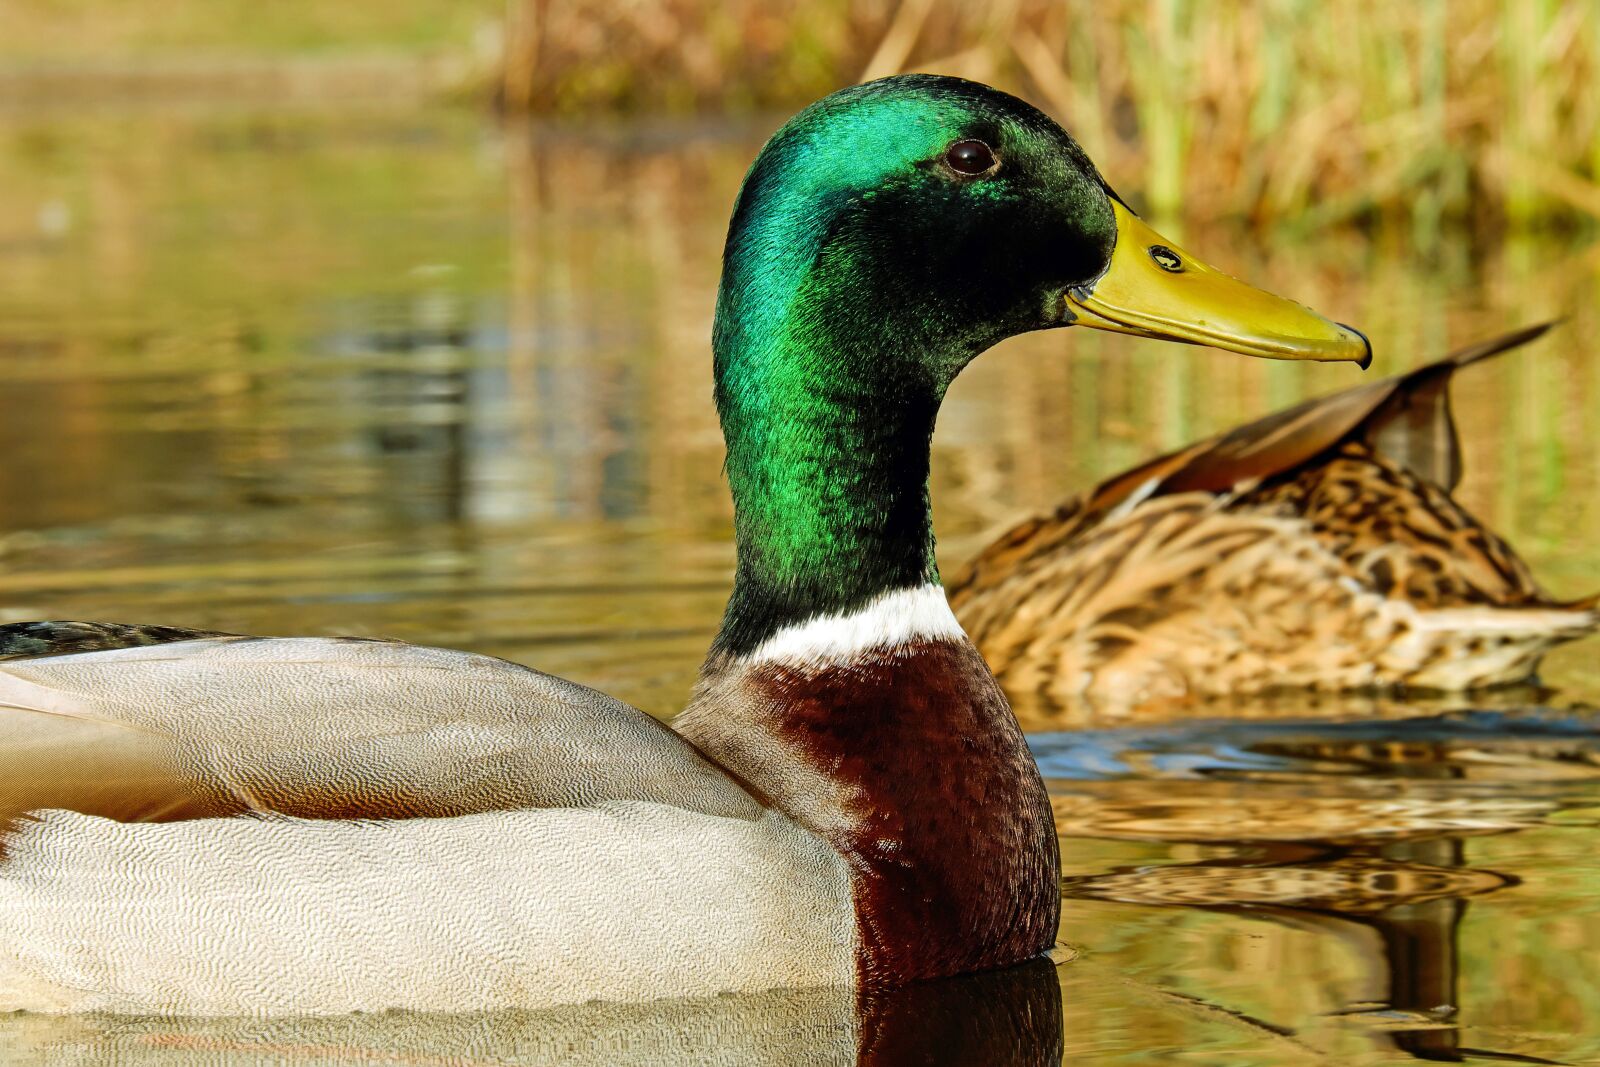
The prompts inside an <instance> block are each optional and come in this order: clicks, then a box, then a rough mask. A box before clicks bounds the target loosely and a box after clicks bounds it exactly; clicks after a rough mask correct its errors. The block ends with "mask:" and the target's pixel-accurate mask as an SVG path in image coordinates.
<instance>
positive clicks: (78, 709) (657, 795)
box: [0, 637, 853, 1014]
mask: <svg viewBox="0 0 1600 1067" xmlns="http://www.w3.org/2000/svg"><path fill="white" fill-rule="evenodd" d="M574 916H579V917H581V918H579V919H578V920H577V921H575V920H574ZM852 937H853V930H852V916H851V913H850V907H849V891H848V887H847V885H846V874H845V872H844V870H843V861H842V860H840V859H839V857H838V856H837V855H836V854H835V853H834V852H833V851H832V850H831V849H829V848H828V847H827V845H826V843H824V842H822V841H821V840H820V839H819V838H817V837H816V836H815V835H813V834H810V833H808V832H807V831H804V830H802V829H801V828H800V827H798V826H797V825H796V824H794V823H793V822H792V821H790V820H788V819H787V818H785V817H784V816H782V815H781V814H778V813H776V812H772V811H769V810H767V809H765V808H764V807H763V806H762V805H761V804H760V803H758V802H757V801H756V800H755V799H753V798H752V797H751V796H750V794H749V793H747V792H746V791H745V790H744V788H743V787H742V786H740V785H739V784H738V783H736V782H735V781H733V780H732V779H731V778H730V777H729V776H728V775H727V774H725V773H724V772H723V771H722V770H721V769H720V768H718V767H716V766H715V765H714V764H712V763H710V762H709V761H707V760H706V759H704V758H703V757H702V756H701V755H700V754H699V753H698V752H697V751H696V750H695V749H694V748H693V746H691V745H690V744H688V743H687V742H686V741H684V740H683V739H682V738H680V737H678V736H677V735H676V734H674V733H673V732H672V731H671V730H669V729H667V728H666V727H665V726H663V725H661V724H659V723H657V722H655V721H654V720H652V719H650V718H649V717H648V716H645V715H644V714H642V713H641V712H638V711H637V710H635V709H633V708H630V707H628V706H627V705H625V704H622V703H620V702H619V701H616V700H613V699H611V698H609V697H606V696H604V695H602V694H600V693H597V692H595V691H593V690H590V689H587V688H585V687H583V686H579V685H576V684H574V683H571V682H567V681H565V680H562V679H559V678H554V677H552V676H549V675H545V674H541V673H539V672H537V671H531V670H528V669H526V668H522V667H518V666H516V665H513V664H510V663H506V662H503V661H500V660H495V659H491V658H488V657H484V656H475V655H470V654H467V653H461V652H451V651H446V650H441V649H432V648H422V647H418V646H413V645H406V644H401V643H396V642H383V641H360V640H339V639H316V638H295V639H274V638H267V639H263V638H242V637H211V638H201V639H195V640H180V641H176V642H169V643H161V644H154V645H146V646H133V647H126V648H116V649H107V650H102V651H95V652H84V653H75V654H66V655H53V656H43V657H38V658H25V659H16V660H11V661H9V662H6V663H3V664H0V1010H7V1009H15V1008H30V1009H40V1010H89V1009H102V1010H114V1011H163V1012H181V1013H190V1014H229V1013H258V1012H285V1011H295V1012H338V1011H351V1010H362V1009H382V1008H392V1007H413V1008H422V1009H433V1010H469V1009H481V1008H489V1007H496V1006H509V1005H518V1006H537V1005H541V1004H552V1003H570V1002H573V1001H574V1000H577V1001H581V1000H585V999H629V998H636V997H646V996H663V995H692V994H697V993H714V992H718V991H721V990H724V989H750V988H771V987H774V986H783V985H788V986H793V985H807V984H819V983H827V982H834V981H841V980H846V981H847V980H849V979H850V978H851V977H852V976H853V963H852V956H851V940H852Z"/></svg>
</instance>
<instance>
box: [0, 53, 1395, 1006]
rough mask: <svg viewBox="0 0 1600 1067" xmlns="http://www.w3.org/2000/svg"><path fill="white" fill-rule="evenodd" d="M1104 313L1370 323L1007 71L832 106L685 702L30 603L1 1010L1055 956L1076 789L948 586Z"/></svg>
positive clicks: (603, 983) (726, 342) (742, 274)
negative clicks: (965, 417) (985, 489)
mask: <svg viewBox="0 0 1600 1067" xmlns="http://www.w3.org/2000/svg"><path fill="white" fill-rule="evenodd" d="M1074 323H1082V324H1086V325H1090V326H1094V327H1097V328H1103V329H1116V330H1124V331H1129V332H1133V333H1139V334H1143V335H1146V336H1152V337H1167V338H1175V339H1181V340H1187V341H1203V342H1206V343H1209V344H1213V345H1217V346H1221V347H1226V348H1231V349H1234V350H1237V351H1241V352H1245V353H1251V354H1256V355H1264V356H1274V357H1279V358H1314V359H1352V360H1358V361H1362V362H1364V361H1365V360H1366V359H1367V358H1368V356H1369V354H1370V353H1369V349H1368V347H1367V345H1366V343H1365V341H1364V339H1363V338H1361V337H1360V336H1359V335H1358V334H1356V333H1355V332H1354V331H1351V330H1349V329H1347V328H1345V327H1341V326H1338V325H1335V324H1334V323H1331V322H1328V321H1327V320H1325V319H1322V318H1320V317H1318V316H1316V315H1314V314H1312V313H1311V312H1309V311H1307V310H1305V309H1304V308H1301V307H1299V306H1298V305H1295V304H1291V303H1289V302H1288V301H1284V300H1279V299H1278V298H1276V297H1271V296H1268V295H1267V294H1265V293H1260V292H1258V291H1256V290H1253V289H1251V288H1250V287H1248V286H1246V285H1244V284H1242V283H1240V282H1236V281H1234V280H1232V279H1230V278H1227V277H1226V276H1224V275H1221V274H1219V273H1218V272H1216V271H1214V270H1211V269H1210V268H1208V267H1206V266H1204V265H1203V264H1201V263H1199V262H1198V261H1195V260H1192V259H1190V258H1189V257H1188V255H1187V253H1184V252H1182V251H1181V250H1179V249H1177V248H1175V247H1172V246H1171V245H1170V243H1169V242H1165V241H1163V240H1162V239H1161V238H1160V237H1159V235H1157V234H1155V233H1154V232H1153V231H1151V230H1150V229H1148V228H1147V227H1146V226H1145V225H1144V224H1143V223H1141V222H1140V221H1139V220H1138V219H1137V218H1135V217H1134V215H1133V214H1132V213H1131V212H1130V211H1129V210H1128V209H1127V208H1126V207H1124V206H1123V205H1122V203H1121V202H1120V201H1118V200H1117V198H1116V196H1115V195H1114V194H1113V193H1112V192H1111V190H1110V189H1109V187H1108V186H1107V185H1106V184H1105V182H1104V181H1103V180H1102V179H1101V177H1100V175H1099V174H1098V173H1097V172H1096V171H1095V169H1094V166H1093V164H1091V163H1090V162H1089V160H1088V159H1087V158H1086V157H1085V156H1084V154H1083V152H1082V151H1081V150H1080V149H1079V148H1078V146H1077V145H1076V144H1075V143H1074V142H1073V141H1072V139H1071V138H1070V137H1068V136H1067V134H1066V133H1065V132H1063V131H1062V130H1061V128H1060V127H1058V126H1057V125H1056V124H1055V123H1054V122H1052V121H1050V120H1049V119H1048V118H1046V117H1045V116H1044V115H1042V114H1041V113H1039V112H1038V111H1036V110H1034V109H1033V108H1032V107H1029V106H1028V105H1027V104H1024V103H1022V102H1021V101H1019V100H1016V99H1013V98H1012V97H1009V96H1006V95H1004V94H1003V93H999V92H996V91H994V90H992V89H989V88H986V87H984V86H981V85H975V84H972V83H969V82H963V81H959V80H953V79H949V78H934V77H898V78H890V79H886V80H883V81H879V82H874V83H871V84H868V85H863V86H858V87H855V88H851V89H846V90H844V91H842V92H839V93H836V94H834V95H833V96H830V97H828V98H827V99H825V100H823V101H821V102H819V103H817V104H815V105H813V106H812V107H810V108H808V109H806V110H805V111H804V112H802V113H801V114H800V115H798V116H797V117H796V118H794V119H793V120H791V121H790V122H789V123H788V124H787V125H785V126H784V127H783V128H782V129H781V130H780V131H779V132H778V133H777V134H776V135H775V136H774V137H773V139H772V140H771V141H770V142H769V143H768V144H767V146H766V147H765V148H764V149H763V150H762V152H761V154H760V157H759V158H758V159H757V160H756V162H755V164H754V166H753V168H752V169H751V171H750V174H749V176H748V177H747V178H746V180H745V184H744V187H743V190H742V191H741V193H740V195H739V200H738V204H737V206H736V207H735V209H734V214H733V221H732V224H731V227H730V230H729V234H728V243H727V250H726V256H725V261H724V270H723V278H722V286H721V294H720V297H719V300H718V304H717V316H716V328H715V333H714V338H713V347H714V350H715V356H716V359H715V371H716V383H717V384H716V400H717V404H718V407H719V409H720V412H721V416H722V426H723V432H724V435H725V437H726V440H727V445H728V461H727V469H728V477H729V481H730V483H731V487H732V490H733V495H734V503H735V513H736V527H737V533H738V569H737V578H736V582H735V585H734V589H733V593H732V597H731V599H730V601H729V603H728V608H727V613H726V616H725V618H724V620H723V623H722V628H721V631H720V632H719V633H718V634H717V637H716V640H715V642H714V644H713V645H712V648H711V651H710V655H709V657H708V659H707V662H706V666H705V670H704V673H703V675H702V677H701V680H700V682H699V685H698V688H697V689H696V692H695V695H694V699H693V703H692V704H691V706H690V707H689V709H688V710H687V711H686V712H685V713H684V714H683V716H682V717H681V718H680V719H679V720H678V723H677V726H678V729H677V731H676V732H675V731H674V730H672V729H669V728H668V727H666V726H664V725H662V724H661V723H658V722H656V721H655V720H653V719H651V718H649V717H648V716H646V715H644V714H642V713H641V712H638V711H636V710H634V709H633V708H630V707H628V706H626V705H623V704H621V703H619V702H617V701H615V700H612V699H611V698H609V697H606V696H603V695H602V694H600V693H597V692H594V691H592V690H589V689H586V688H584V687H582V686H579V685H576V684H573V683H571V682H567V681H563V680H562V679H559V678H553V677H550V676H549V675H545V674H540V673H538V672H535V671H532V670H528V669H525V668H523V667H519V666H515V665H513V664H510V663H506V662H502V661H500V660H495V659H489V658H486V657H483V656H475V655H469V654H466V653H462V652H454V651H446V650H442V649H435V648H421V647H417V646H413V645H406V644H400V643H396V642H387V641H362V640H328V639H313V638H250V637H233V636H215V635H201V634H194V633H184V632H177V633H174V632H172V631H170V630H167V631H154V630H139V629H135V630H132V631H127V630H119V629H117V628H107V627H103V626H97V625H93V624H70V623H66V624H63V623H50V624H33V625H32V626H22V627H12V628H9V629H8V630H7V631H6V636H7V638H8V639H11V640H14V641H15V642H16V643H17V646H18V647H19V648H20V650H21V651H23V652H25V653H26V655H25V656H24V658H20V659H14V660H12V661H10V662H8V663H6V664H4V666H3V670H0V723H3V727H0V738H3V744H4V750H3V753H0V761H3V769H0V783H3V784H0V817H6V818H9V820H10V821H9V824H8V825H7V826H6V827H5V829H4V836H3V838H0V851H3V857H4V858H3V859H0V1010H5V1009H14V1008H28V1009H41V1010H53V1011H67V1010H73V1011H77V1010H103V1011H117V1012H174V1013H186V1014H226V1013H266V1012H277V1013H291V1012H295V1013H306V1012H312V1013H333V1012H347V1011H353V1010H375V1009H382V1008H415V1009H431V1010H454V1011H459V1010H476V1009H489V1008H494V1007H499V1006H507V1005H521V1006H535V1005H550V1004H560V1003H573V1002H582V1001H585V1000H591V999H609V1000H636V999H652V998H662V997H684V996H694V995H706V994H712V993H716V992H719V991H732V990H749V989H762V988H775V987H782V986H791V987H793V986H804V985H822V984H827V985H845V986H849V987H853V988H855V989H857V990H864V989H872V988H878V987H884V988H889V987H896V986H899V985H902V984H904V983H907V982H910V981H913V980H916V979H922V978H931V977H935V976H941V975H949V974H955V973H960V972H966V971H973V970H982V969H986V968H993V967H997V966H1000V965H1004V964H1009V963H1012V962H1015V961H1019V960H1023V959H1027V958H1030V957H1033V956H1036V955H1038V954H1039V953H1040V952H1042V951H1044V950H1045V949H1046V948H1048V947H1049V946H1050V945H1051V943H1052V941H1053V939H1054V937H1055V932H1056V916H1057V910H1058V907H1059V897H1060V893H1059V884H1058V881H1057V872H1058V865H1059V864H1058V855H1057V847H1056V835H1055V829H1054V826H1053V824H1052V821H1051V813H1050V805H1049V803H1048V801H1047V799H1046V795H1045V790H1044V786H1043V782H1042V780H1041V778H1040V776H1039V772H1038V769H1037V767H1036V766H1035V764H1034V762H1033V759H1032V757H1031V756H1030V755H1029V753H1028V748H1027V745H1026V744H1025V743H1024V741H1023V737H1022V734H1021V731H1020V730H1019V729H1018V727H1017V724H1016V721H1015V719H1014V718H1013V717H1012V715H1011V712H1010V709H1009V707H1008V706H1007V704H1006V701H1005V698H1004V697H1003V696H1002V695H1001V693H1000V690H999V688H998V687H997V686H996V685H995V682H994V679H993V677H992V676H991V675H990V673H989V671H988V670H987V668H985V666H984V664H983V660H982V659H981V658H980V657H979V655H978V652H977V650H976V649H975V648H973V646H972V645H971V643H970V642H968V640H967V639H966V637H965V635H964V634H963V633H962V631H961V628H960V626H959V625H957V623H956V620H955V617H954V616H953V615H952V614H951V612H950V609H949V607H948V605H947V604H946V601H945V596H944V592H943V590H942V589H941V588H940V586H939V584H938V577H937V573H936V571H935V568H934V556H933V534H932V528H931V521H930V516H929V509H928V494H927V476H928V457H929V438H930V435H931V433H932V431H933V424H934V416H935V414H936V412H937V411H938V408H939V402H940V400H941V399H942V397H943V396H944V393H945V389H946V388H947V387H948V386H949V384H950V382H951V380H952V379H953V378H954V377H955V375H956V373H957V372H958V371H959V370H960V369H961V368H962V367H963V366H964V365H965V364H966V363H967V362H968V361H969V360H970V359H972V358H973V357H974V356H976V355H977V354H978V353H979V352H981V351H983V350H984V349H986V348H988V347H989V346H990V345H992V344H994V343H995V342H996V341H999V340H1000V339H1002V338H1004V337H1007V336H1009V335H1012V334H1015V333H1019V332H1022V331H1025V330H1035V329H1043V328H1047V327H1053V326H1067V325H1072V324H1074ZM58 635H59V640H58V639H57V637H58ZM148 642H156V643H148ZM91 649H93V650H91ZM52 653H56V654H54V655H52ZM23 813H28V814H27V815H26V817H20V816H22V815H23ZM239 816H254V817H243V818H241V817H239Z"/></svg>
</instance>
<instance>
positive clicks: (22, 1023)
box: [0, 958, 1063, 1067]
mask: <svg viewBox="0 0 1600 1067" xmlns="http://www.w3.org/2000/svg"><path fill="white" fill-rule="evenodd" d="M0 1048H11V1049H17V1050H19V1051H20V1050H22V1049H26V1050H27V1056H28V1061H29V1062H32V1063H37V1064H41V1065H44V1067H54V1065H58V1064H59V1065H62V1067H65V1065H67V1064H71V1065H72V1067H94V1065H96V1064H106V1065H111V1064H116V1065H117V1067H177V1065H179V1064H183V1065H190V1064H194V1063H197V1062H201V1061H204V1062H208V1063H209V1062H217V1059H218V1058H219V1057H225V1058H227V1059H228V1061H229V1062H233V1061H234V1060H235V1059H236V1058H237V1059H238V1060H239V1061H240V1062H244V1061H248V1062H269V1061H270V1062H274V1063H278V1062H283V1063H350V1062H383V1063H388V1062H406V1063H420V1064H429V1065H443V1064H452V1065H454V1064H471V1063H479V1062H483V1063H496V1064H516V1065H526V1067H556V1065H560V1067H676V1065H682V1067H691V1065H692V1067H789V1065H793V1067H799V1065H802V1064H803V1065H805V1067H834V1065H838V1067H845V1065H856V1067H975V1065H980V1064H981V1065H984V1067H1056V1065H1057V1064H1060V1063H1061V1061H1062V1055H1063V1049H1062V1011H1061V984H1060V982H1059V980H1058V977H1057V974H1056V966H1055V964H1054V963H1053V962H1052V961H1051V960H1050V959H1048V958H1036V959H1032V960H1029V961H1028V962H1027V963H1024V964H1022V965H1020V966H1017V967H1011V968H1008V969H1006V970H1003V971H992V972H988V973H983V974H975V975H965V976H962V977H960V978H952V979H944V980H940V981H934V982H923V983H919V984H915V985H910V986H905V987H903V988H900V989H897V990H894V991H892V992H890V993H887V994H884V995H881V996H876V997H873V998H871V999H870V1000H865V1001H859V1002H858V1001H857V999H856V998H855V996H854V995H853V994H852V993H851V992H850V991H849V990H847V989H840V988H832V989H802V990H775V991H771V992H767V993H759V994H745V995H738V996H722V997H708V998H704V999H695V1000H669V1001H653V1002H647V1003H626V1004H623V1003H619V1004H603V1003H597V1004H585V1005H574V1006H570V1007H564V1008H557V1009H549V1010H544V1011H506V1012H493V1013H478V1014H461V1015H450V1014H424V1013H411V1012H388V1013H379V1014H357V1015H342V1016H328V1017H321V1018H306V1017H301V1018H282V1017H276V1018H267V1017H262V1018H232V1019H228V1018H220V1019H188V1020H184V1019H172V1018H159V1017H151V1018H140V1017H133V1016H129V1017H120V1018H119V1017H110V1016H50V1015H32V1016H29V1015H17V1016H12V1017H10V1018H9V1019H6V1020H0Z"/></svg>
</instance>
